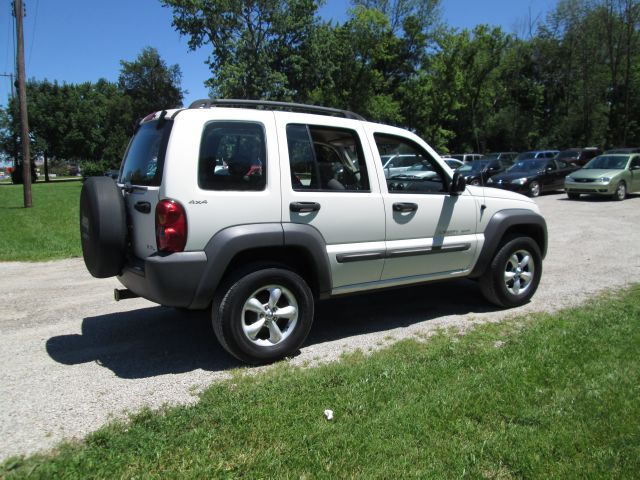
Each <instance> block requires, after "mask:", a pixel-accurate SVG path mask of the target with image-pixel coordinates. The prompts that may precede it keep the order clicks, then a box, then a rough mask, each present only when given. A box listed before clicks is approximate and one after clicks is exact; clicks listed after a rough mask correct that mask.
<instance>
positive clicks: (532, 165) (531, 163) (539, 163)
mask: <svg viewBox="0 0 640 480" xmlns="http://www.w3.org/2000/svg"><path fill="white" fill-rule="evenodd" d="M544 164H545V161H544V160H540V159H531V160H521V161H519V162H516V163H514V164H513V165H512V166H511V167H510V168H509V170H508V171H509V172H537V171H539V170H542V169H543V168H544Z"/></svg>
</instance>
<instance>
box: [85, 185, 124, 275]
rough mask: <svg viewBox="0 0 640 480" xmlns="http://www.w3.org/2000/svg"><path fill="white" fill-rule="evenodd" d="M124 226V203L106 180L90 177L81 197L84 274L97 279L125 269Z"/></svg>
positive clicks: (118, 191)
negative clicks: (85, 272) (88, 273)
mask: <svg viewBox="0 0 640 480" xmlns="http://www.w3.org/2000/svg"><path fill="white" fill-rule="evenodd" d="M126 240H127V223H126V216H125V208H124V199H123V198H122V193H121V192H120V189H119V188H118V186H117V185H116V183H115V182H114V181H113V180H112V179H111V178H109V177H90V178H87V180H86V181H85V182H84V184H83V186H82V192H81V193H80V242H81V243H82V256H83V257H84V263H85V265H86V266H87V270H89V272H90V273H91V275H93V276H94V277H97V278H107V277H113V276H114V275H118V274H119V273H120V272H121V271H122V266H123V265H124V257H125V249H126V244H127V243H126Z"/></svg>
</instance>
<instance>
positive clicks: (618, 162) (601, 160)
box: [584, 155, 629, 170]
mask: <svg viewBox="0 0 640 480" xmlns="http://www.w3.org/2000/svg"><path fill="white" fill-rule="evenodd" d="M628 161H629V156H628V155H601V156H599V157H596V158H594V159H593V160H591V161H590V162H589V163H587V164H586V165H585V167H584V168H585V169H588V170H596V169H597V170H624V169H625V168H626V166H627V162H628Z"/></svg>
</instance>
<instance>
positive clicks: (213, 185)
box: [198, 121, 267, 190]
mask: <svg viewBox="0 0 640 480" xmlns="http://www.w3.org/2000/svg"><path fill="white" fill-rule="evenodd" d="M266 156H267V154H266V147H265V135H264V127H263V126H262V125H261V124H259V123H253V122H224V121H222V122H219V121H216V122H209V123H207V124H206V125H205V127H204V131H203V133H202V142H201V143H200V160H199V163H198V184H199V186H200V188H202V189H203V190H264V189H265V187H266V184H267V171H266V169H267V164H266Z"/></svg>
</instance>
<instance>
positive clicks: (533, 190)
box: [527, 180, 542, 197]
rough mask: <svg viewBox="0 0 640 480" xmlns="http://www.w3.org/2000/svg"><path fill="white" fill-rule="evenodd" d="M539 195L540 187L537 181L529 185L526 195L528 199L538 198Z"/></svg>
mask: <svg viewBox="0 0 640 480" xmlns="http://www.w3.org/2000/svg"><path fill="white" fill-rule="evenodd" d="M540 193H542V185H541V184H540V182H538V181H537V180H534V181H533V182H531V183H530V184H529V190H528V191H527V194H528V195H529V196H530V197H538V196H539V195H540Z"/></svg>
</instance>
